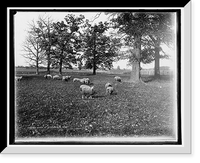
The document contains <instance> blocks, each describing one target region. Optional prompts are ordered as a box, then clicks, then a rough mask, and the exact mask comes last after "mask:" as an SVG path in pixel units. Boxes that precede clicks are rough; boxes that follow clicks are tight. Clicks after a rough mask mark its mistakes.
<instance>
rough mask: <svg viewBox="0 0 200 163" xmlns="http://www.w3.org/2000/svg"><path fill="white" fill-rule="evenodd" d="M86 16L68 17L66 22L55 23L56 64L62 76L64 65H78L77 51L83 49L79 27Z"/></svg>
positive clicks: (54, 56)
mask: <svg viewBox="0 0 200 163" xmlns="http://www.w3.org/2000/svg"><path fill="white" fill-rule="evenodd" d="M83 19H84V16H82V15H80V16H79V17H75V16H74V15H71V14H69V15H67V16H66V17H65V22H66V23H65V22H64V21H61V22H57V23H53V27H54V38H55V45H54V55H53V58H54V62H55V63H54V64H57V63H58V64H59V73H60V74H62V66H63V64H70V63H76V55H77V51H78V50H79V49H80V48H81V45H80V44H81V39H80V37H79V36H80V35H79V32H78V30H79V27H80V25H81V24H82V23H83Z"/></svg>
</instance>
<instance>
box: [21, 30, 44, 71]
mask: <svg viewBox="0 0 200 163" xmlns="http://www.w3.org/2000/svg"><path fill="white" fill-rule="evenodd" d="M40 43H41V42H40V40H39V39H38V37H37V35H35V33H34V32H33V31H29V32H28V36H27V37H26V40H25V41H24V43H23V51H24V53H23V54H22V55H23V56H24V57H25V58H27V59H28V62H29V64H30V65H31V66H34V67H36V74H39V65H40V64H41V63H43V61H44V58H45V57H44V53H43V50H42V48H41V44H40Z"/></svg>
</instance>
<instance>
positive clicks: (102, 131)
mask: <svg viewBox="0 0 200 163" xmlns="http://www.w3.org/2000/svg"><path fill="white" fill-rule="evenodd" d="M19 73H20V72H17V73H16V74H17V76H19V75H18V74H19ZM53 73H54V74H56V72H53ZM20 74H22V76H24V77H23V79H22V80H21V81H19V82H17V81H16V94H15V95H16V121H15V122H16V129H17V130H16V137H18V138H31V137H34V138H37V137H76V136H78V137H93V136H103V137H112V136H123V137H126V136H136V137H138V136H172V137H173V136H174V134H175V133H174V130H173V129H174V116H175V115H174V107H173V106H174V102H173V101H174V100H173V96H172V89H173V88H172V86H173V84H172V80H170V79H168V78H162V79H161V80H159V81H154V80H151V78H150V77H143V80H144V81H145V82H146V84H143V83H138V84H133V83H130V82H128V79H129V74H128V73H123V74H109V73H101V72H97V75H91V73H89V72H84V71H72V70H70V71H68V72H64V73H63V75H70V76H72V80H73V78H76V77H78V78H83V77H88V78H90V80H91V82H92V83H93V84H94V89H95V90H96V92H97V94H95V95H94V96H93V99H82V98H81V94H80V89H79V86H80V85H81V84H80V83H79V82H73V81H72V80H70V81H68V82H65V81H61V80H53V79H45V78H44V74H45V72H41V74H40V75H25V74H24V73H20ZM115 75H119V76H120V77H121V78H122V82H121V83H120V82H116V81H114V76H115ZM106 82H111V83H112V84H113V86H114V89H115V92H114V94H113V95H106V94H105V93H106V92H105V83H106Z"/></svg>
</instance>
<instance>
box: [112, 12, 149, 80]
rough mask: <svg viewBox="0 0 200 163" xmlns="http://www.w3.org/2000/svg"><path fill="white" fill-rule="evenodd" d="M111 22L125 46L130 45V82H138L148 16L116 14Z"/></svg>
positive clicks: (126, 13) (128, 13)
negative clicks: (122, 38)
mask: <svg viewBox="0 0 200 163" xmlns="http://www.w3.org/2000/svg"><path fill="white" fill-rule="evenodd" d="M112 22H113V23H114V28H117V29H118V33H120V34H122V35H124V40H125V42H126V45H129V43H131V44H132V48H131V53H132V54H131V64H132V71H131V76H130V80H131V81H132V82H138V81H140V63H141V45H142V37H143V36H144V35H146V34H147V31H148V29H149V26H148V14H147V13H132V12H124V13H118V14H117V15H115V18H113V19H112Z"/></svg>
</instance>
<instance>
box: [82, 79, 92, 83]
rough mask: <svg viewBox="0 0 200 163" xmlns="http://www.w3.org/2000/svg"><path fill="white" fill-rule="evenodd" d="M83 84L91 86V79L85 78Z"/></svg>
mask: <svg viewBox="0 0 200 163" xmlns="http://www.w3.org/2000/svg"><path fill="white" fill-rule="evenodd" d="M82 83H84V84H89V83H90V79H89V78H83V79H82Z"/></svg>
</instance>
